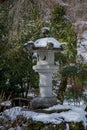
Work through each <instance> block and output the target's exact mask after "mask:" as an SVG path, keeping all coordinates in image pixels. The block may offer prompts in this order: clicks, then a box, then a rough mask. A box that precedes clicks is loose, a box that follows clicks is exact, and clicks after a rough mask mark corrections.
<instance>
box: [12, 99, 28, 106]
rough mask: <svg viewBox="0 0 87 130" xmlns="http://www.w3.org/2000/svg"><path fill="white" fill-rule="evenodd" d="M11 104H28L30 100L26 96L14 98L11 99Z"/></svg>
mask: <svg viewBox="0 0 87 130" xmlns="http://www.w3.org/2000/svg"><path fill="white" fill-rule="evenodd" d="M11 103H12V107H13V106H30V101H29V100H28V99H26V98H14V99H12V101H11Z"/></svg>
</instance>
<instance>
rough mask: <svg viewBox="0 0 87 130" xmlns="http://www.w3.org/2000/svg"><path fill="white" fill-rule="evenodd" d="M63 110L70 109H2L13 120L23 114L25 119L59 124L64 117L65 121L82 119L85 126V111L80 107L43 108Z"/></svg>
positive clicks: (56, 106) (57, 106)
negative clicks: (39, 111) (48, 112)
mask: <svg viewBox="0 0 87 130" xmlns="http://www.w3.org/2000/svg"><path fill="white" fill-rule="evenodd" d="M61 109H62V110H63V109H70V110H69V111H66V112H60V113H56V112H55V113H51V114H46V113H38V112H34V111H29V110H24V109H23V108H21V107H14V108H11V109H7V110H5V111H4V114H5V115H7V116H9V117H10V118H11V120H15V119H16V117H17V115H23V116H24V117H27V119H32V120H33V121H40V122H43V123H45V124H47V123H52V124H59V123H61V122H62V121H63V120H62V119H64V121H66V122H80V121H83V124H84V126H86V118H85V111H84V109H83V108H81V107H75V106H70V105H59V104H58V105H55V106H53V107H50V108H48V109H44V110H46V111H51V110H61Z"/></svg>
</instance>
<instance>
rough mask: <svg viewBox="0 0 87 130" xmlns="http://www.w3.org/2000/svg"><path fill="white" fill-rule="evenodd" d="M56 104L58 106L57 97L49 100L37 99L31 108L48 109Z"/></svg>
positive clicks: (32, 102)
mask: <svg viewBox="0 0 87 130" xmlns="http://www.w3.org/2000/svg"><path fill="white" fill-rule="evenodd" d="M56 104H57V99H56V98H55V97H49V98H46V97H44V98H42V97H36V98H34V99H33V100H32V101H31V103H30V105H31V107H32V108H34V109H38V108H48V107H51V106H53V105H56Z"/></svg>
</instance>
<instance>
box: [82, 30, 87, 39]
mask: <svg viewBox="0 0 87 130" xmlns="http://www.w3.org/2000/svg"><path fill="white" fill-rule="evenodd" d="M82 37H83V38H84V39H86V40H87V30H86V31H84V32H83V34H82Z"/></svg>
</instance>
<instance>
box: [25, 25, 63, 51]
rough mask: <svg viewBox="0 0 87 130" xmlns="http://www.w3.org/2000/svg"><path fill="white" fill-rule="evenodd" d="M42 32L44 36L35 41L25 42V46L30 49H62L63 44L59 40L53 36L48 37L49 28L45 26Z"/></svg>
mask: <svg viewBox="0 0 87 130" xmlns="http://www.w3.org/2000/svg"><path fill="white" fill-rule="evenodd" d="M42 33H43V36H44V38H40V39H38V40H36V41H35V42H33V41H28V42H27V43H25V44H24V48H25V49H26V50H27V51H29V50H31V49H32V50H38V49H40V50H62V49H63V48H62V45H61V43H60V42H59V41H57V40H56V39H55V38H53V37H48V33H49V28H48V27H44V28H42Z"/></svg>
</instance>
